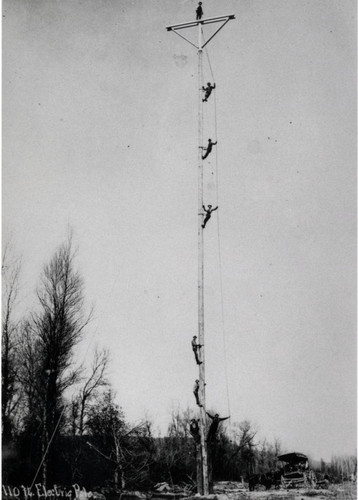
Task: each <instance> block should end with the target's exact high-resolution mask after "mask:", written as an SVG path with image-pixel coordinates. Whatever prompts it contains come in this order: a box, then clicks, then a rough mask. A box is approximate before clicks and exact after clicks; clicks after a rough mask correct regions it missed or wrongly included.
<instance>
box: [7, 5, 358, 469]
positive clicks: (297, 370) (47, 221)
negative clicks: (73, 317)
mask: <svg viewBox="0 0 358 500" xmlns="http://www.w3.org/2000/svg"><path fill="white" fill-rule="evenodd" d="M196 6H197V2H196V1H195V2H194V1H192V0H182V1H180V0H4V1H3V206H2V209H3V241H4V242H6V241H8V240H9V239H11V240H12V242H13V243H14V245H15V248H16V250H17V251H18V252H19V253H20V254H22V256H23V272H22V278H23V279H22V300H21V302H20V304H19V308H20V309H21V311H23V312H26V311H28V310H30V309H31V308H32V307H33V304H34V300H35V298H34V297H35V295H34V290H35V288H36V285H37V283H38V279H39V276H40V273H41V270H42V268H43V265H44V264H45V263H46V262H47V261H48V260H49V259H50V258H51V256H52V255H53V253H54V251H55V250H56V248H57V247H58V245H60V244H61V243H62V242H63V241H64V240H65V238H66V234H67V230H68V227H71V228H72V229H73V234H74V244H75V246H77V247H78V256H77V261H76V262H77V265H78V268H79V270H80V272H81V273H82V275H83V278H84V280H85V285H86V288H85V291H86V300H87V304H88V305H89V306H90V305H91V304H92V303H94V305H95V316H94V320H93V321H92V324H91V325H90V327H89V329H88V333H87V337H86V341H85V342H84V344H83V345H82V346H81V347H80V348H79V350H78V358H79V360H82V359H83V358H86V359H87V360H89V359H90V357H91V353H92V352H93V349H94V346H95V345H96V344H98V345H100V346H103V347H107V348H108V349H109V350H110V354H111V368H110V380H111V382H112V384H113V387H114V388H115V390H116V392H117V401H118V403H119V404H120V405H121V406H122V407H123V409H124V411H125V413H126V415H127V417H128V419H130V420H131V421H138V420H140V419H141V418H142V417H143V416H144V415H145V414H147V415H148V416H149V417H150V418H151V419H152V420H153V422H154V427H155V428H158V429H160V430H161V432H165V429H166V427H167V424H168V422H169V419H170V412H171V410H172V409H173V408H177V407H180V408H182V409H186V408H187V407H188V406H189V407H191V408H192V409H193V410H196V407H195V401H194V397H193V394H192V386H193V382H194V380H195V378H196V377H197V367H196V365H195V363H194V358H193V355H192V352H191V348H190V341H191V338H192V336H193V335H194V334H196V333H197V259H198V250H197V212H198V209H197V151H198V150H197V148H198V137H197V129H198V125H197V120H198V110H197V103H198V80H197V52H196V49H195V48H194V47H192V46H191V45H190V44H188V43H187V42H185V41H184V40H182V39H181V38H179V37H178V36H177V35H175V34H174V33H173V32H167V31H166V29H165V27H166V26H168V25H170V24H176V23H181V22H186V21H190V20H194V18H195V8H196ZM203 8H204V17H213V16H217V15H223V14H235V15H236V19H235V20H232V21H230V22H229V23H228V24H227V25H226V26H225V27H224V29H223V30H221V31H220V33H219V34H218V35H217V36H216V37H215V38H214V39H213V40H212V41H211V42H210V43H209V45H208V52H207V53H205V54H204V67H203V72H204V80H205V82H207V81H213V80H215V82H216V86H217V88H216V90H215V95H214V94H212V96H211V97H210V99H209V101H208V103H205V107H204V109H205V117H204V138H205V141H206V139H207V138H208V137H211V138H213V139H217V140H218V145H217V146H216V147H215V148H214V151H213V153H212V154H211V156H209V158H208V159H207V160H205V163H204V168H205V178H204V201H205V203H207V204H208V203H210V204H213V205H216V204H219V210H218V211H217V212H215V214H214V215H213V217H212V219H211V220H210V221H209V223H208V225H207V227H206V228H205V233H204V235H205V306H206V309H205V349H206V351H205V355H206V361H207V363H206V375H207V394H206V396H207V407H208V408H210V409H215V410H216V411H218V412H219V413H221V414H222V415H223V416H225V415H226V414H227V412H228V411H230V414H231V420H230V421H231V425H233V424H234V423H235V422H240V421H242V420H244V419H248V420H250V421H251V422H253V423H254V425H255V426H256V427H257V428H258V429H259V434H258V436H259V437H260V439H263V438H266V439H268V440H269V441H273V440H274V439H275V438H279V439H280V440H281V442H282V445H283V448H284V450H285V451H299V452H304V453H309V454H310V455H311V456H312V457H314V458H317V459H319V458H320V457H322V458H324V459H326V460H327V459H330V458H331V456H332V455H339V454H345V453H349V454H351V453H355V451H356V408H357V403H356V40H355V32H356V22H357V20H356V2H355V1H354V0H250V1H249V0H240V1H239V0H221V1H220V2H217V1H215V0H206V1H204V2H203ZM211 29H212V26H211V27H207V28H205V32H204V36H205V37H206V38H208V36H209V34H210V33H211ZM186 35H187V36H188V37H189V36H190V37H192V38H193V40H194V41H196V37H197V33H196V30H190V32H189V31H188V32H187V33H186ZM215 108H216V113H215ZM216 131H217V136H216V137H215V135H216ZM219 250H220V251H219ZM221 284H222V287H221ZM225 345H226V351H225ZM225 352H226V356H225ZM224 414H225V415H224Z"/></svg>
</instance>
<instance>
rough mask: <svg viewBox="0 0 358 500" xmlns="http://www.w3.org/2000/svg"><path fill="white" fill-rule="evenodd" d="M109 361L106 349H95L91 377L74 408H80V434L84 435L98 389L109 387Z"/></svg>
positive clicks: (82, 388)
mask: <svg viewBox="0 0 358 500" xmlns="http://www.w3.org/2000/svg"><path fill="white" fill-rule="evenodd" d="M108 361H109V353H108V351H107V350H106V349H102V350H101V351H99V350H98V349H97V348H96V349H95V353H94V358H93V362H92V365H91V368H90V375H89V377H88V378H87V380H86V381H85V382H84V384H83V386H82V387H81V389H80V391H79V394H78V396H77V398H76V399H75V401H74V402H73V406H76V405H77V408H78V412H77V413H78V415H77V417H78V433H79V435H80V436H82V435H83V432H84V429H85V420H86V417H87V414H88V406H89V404H90V403H91V401H92V400H93V399H94V398H95V397H96V396H97V395H98V389H100V388H101V387H106V386H108V381H107V380H106V369H107V365H108Z"/></svg>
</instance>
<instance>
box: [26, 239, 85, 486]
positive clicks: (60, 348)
mask: <svg viewBox="0 0 358 500" xmlns="http://www.w3.org/2000/svg"><path fill="white" fill-rule="evenodd" d="M73 260H74V252H73V250H72V243H71V238H69V239H68V240H67V242H66V243H64V244H63V245H61V247H60V248H59V249H58V250H57V252H56V253H55V255H54V257H53V258H52V260H51V261H50V263H49V264H48V265H46V266H45V268H44V271H43V275H42V278H41V284H40V286H39V288H38V291H37V297H38V300H39V304H40V309H39V312H37V313H35V314H33V315H32V320H31V333H32V334H33V337H34V338H33V339H32V340H31V342H30V345H31V346H32V347H31V348H32V349H33V348H34V347H36V351H37V352H36V356H37V359H38V364H37V366H36V367H33V370H34V372H35V376H36V380H37V383H38V384H39V383H40V387H41V390H40V391H38V394H39V395H40V396H41V399H42V407H43V435H42V453H43V483H44V485H46V483H47V468H48V446H49V443H50V441H51V440H52V437H53V435H54V432H55V430H56V429H57V426H58V424H59V420H60V418H61V415H62V413H63V393H64V391H65V390H66V389H67V388H68V387H70V386H71V385H72V384H74V383H75V382H76V381H77V380H78V376H79V372H78V369H77V370H76V369H73V350H74V347H75V346H76V344H77V343H78V342H79V341H80V339H81V338H82V334H83V330H84V328H85V327H86V325H87V324H88V322H89V320H90V316H91V314H90V313H89V314H85V313H84V294H83V281H82V279H81V277H80V275H79V273H78V272H77V271H76V270H75V269H74V263H73Z"/></svg>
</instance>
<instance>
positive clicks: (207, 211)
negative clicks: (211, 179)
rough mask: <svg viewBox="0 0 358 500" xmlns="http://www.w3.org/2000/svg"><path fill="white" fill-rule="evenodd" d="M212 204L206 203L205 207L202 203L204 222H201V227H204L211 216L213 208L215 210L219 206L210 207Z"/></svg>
mask: <svg viewBox="0 0 358 500" xmlns="http://www.w3.org/2000/svg"><path fill="white" fill-rule="evenodd" d="M211 207H212V205H208V208H207V209H206V208H205V207H204V205H203V209H204V211H205V212H206V215H205V219H204V222H203V223H202V225H201V227H202V228H203V229H204V227H205V226H206V223H207V222H208V220H209V219H210V218H211V214H212V212H215V210H217V209H218V208H219V207H215V208H211Z"/></svg>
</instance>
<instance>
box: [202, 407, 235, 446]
mask: <svg viewBox="0 0 358 500" xmlns="http://www.w3.org/2000/svg"><path fill="white" fill-rule="evenodd" d="M206 414H207V415H208V417H210V418H211V420H212V422H211V425H210V428H209V432H208V438H207V441H208V442H209V443H212V442H214V441H215V436H216V432H217V430H218V427H219V424H220V422H222V421H223V420H227V419H228V418H230V417H224V418H219V414H218V413H216V414H215V416H214V417H213V416H212V415H210V413H208V412H206Z"/></svg>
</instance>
